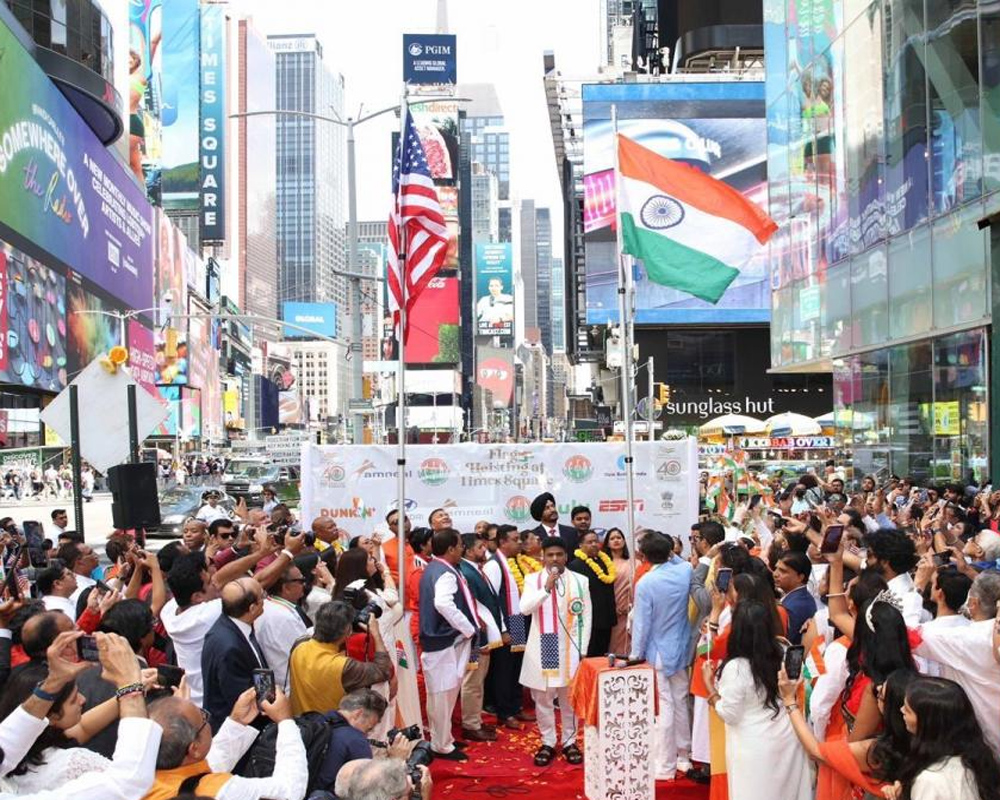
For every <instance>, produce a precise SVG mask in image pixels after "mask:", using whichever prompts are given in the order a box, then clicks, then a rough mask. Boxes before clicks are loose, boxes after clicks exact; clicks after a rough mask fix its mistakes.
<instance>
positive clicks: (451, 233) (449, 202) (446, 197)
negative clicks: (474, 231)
mask: <svg viewBox="0 0 1000 800" xmlns="http://www.w3.org/2000/svg"><path fill="white" fill-rule="evenodd" d="M437 196H438V203H440V204H441V215H442V216H443V217H444V224H445V225H446V226H447V227H448V249H447V251H446V252H445V257H444V261H443V262H442V263H441V269H458V232H459V223H458V187H455V186H438V187H437Z"/></svg>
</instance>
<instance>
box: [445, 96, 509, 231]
mask: <svg viewBox="0 0 1000 800" xmlns="http://www.w3.org/2000/svg"><path fill="white" fill-rule="evenodd" d="M457 92H458V94H459V95H460V96H462V97H467V98H469V101H470V102H469V103H468V104H466V106H465V109H464V111H465V113H464V115H463V117H462V121H461V125H462V140H463V142H462V146H463V147H467V148H468V151H469V161H471V162H472V163H473V164H475V163H479V164H482V165H483V167H484V168H485V170H486V171H487V172H490V173H492V174H493V175H495V176H496V179H497V199H498V201H499V211H498V224H499V230H498V233H497V235H498V237H499V238H498V239H497V241H500V242H509V241H511V227H512V225H511V208H510V133H509V132H508V131H507V129H506V128H505V127H504V118H503V110H502V109H501V108H500V101H499V99H498V98H497V93H496V87H494V86H493V84H491V83H472V84H463V85H462V86H460V87H459V88H458V89H457ZM475 192H476V187H475V186H474V187H473V195H474V196H473V200H472V202H473V205H475V203H476V197H475Z"/></svg>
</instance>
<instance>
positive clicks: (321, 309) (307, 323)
mask: <svg viewBox="0 0 1000 800" xmlns="http://www.w3.org/2000/svg"><path fill="white" fill-rule="evenodd" d="M281 318H282V319H283V320H285V322H290V323H292V324H293V325H299V326H301V327H303V328H308V329H309V330H310V331H312V332H313V333H318V334H319V335H320V336H330V337H335V336H336V335H337V304H336V303H294V302H286V303H283V304H282V310H281ZM282 336H284V338H286V339H310V338H312V337H310V336H309V334H308V333H307V332H305V331H301V330H297V329H295V328H288V327H285V328H284V329H283V331H282Z"/></svg>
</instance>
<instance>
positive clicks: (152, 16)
mask: <svg viewBox="0 0 1000 800" xmlns="http://www.w3.org/2000/svg"><path fill="white" fill-rule="evenodd" d="M162 24H163V3H162V0H132V2H131V3H129V164H130V166H131V167H132V171H133V172H134V173H135V176H136V177H137V178H138V179H139V181H140V182H141V183H142V184H143V185H144V186H145V187H146V196H147V197H148V198H149V201H150V202H151V203H153V204H154V205H159V204H160V147H161V140H160V101H161V99H162V91H161V87H160V76H161V74H162V70H161V68H160V67H161V53H160V41H161V40H162V35H163V30H162V27H161V26H162Z"/></svg>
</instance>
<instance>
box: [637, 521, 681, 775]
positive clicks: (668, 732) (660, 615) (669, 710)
mask: <svg viewBox="0 0 1000 800" xmlns="http://www.w3.org/2000/svg"><path fill="white" fill-rule="evenodd" d="M673 550H674V548H673V540H672V539H670V538H669V537H668V536H664V535H663V534H661V533H656V532H653V531H650V532H649V533H647V534H646V535H645V536H644V537H643V539H642V542H641V543H640V545H639V552H640V553H642V555H643V558H645V559H646V561H648V562H649V563H650V564H652V569H651V570H650V571H649V572H648V573H646V574H645V575H644V576H643V577H642V578H641V579H640V580H639V582H638V583H637V584H636V589H635V606H634V608H633V611H632V656H633V657H635V658H644V659H646V661H648V662H649V663H650V665H652V666H653V667H655V669H656V684H657V692H658V694H659V701H660V716H659V718H658V720H657V727H658V728H659V735H658V736H657V743H656V747H655V749H654V753H656V754H657V763H656V768H655V769H656V780H661V781H662V780H667V781H669V780H673V779H674V776H675V774H676V772H677V771H678V770H680V771H681V772H688V771H690V770H691V760H690V753H691V720H690V718H689V715H688V674H687V668H688V663H689V657H688V641H689V639H690V636H691V628H690V623H689V622H688V596H689V594H690V591H691V574H692V569H691V565H690V564H689V563H688V562H687V561H684V560H683V559H680V558H678V557H677V556H675V555H674V552H673Z"/></svg>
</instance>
